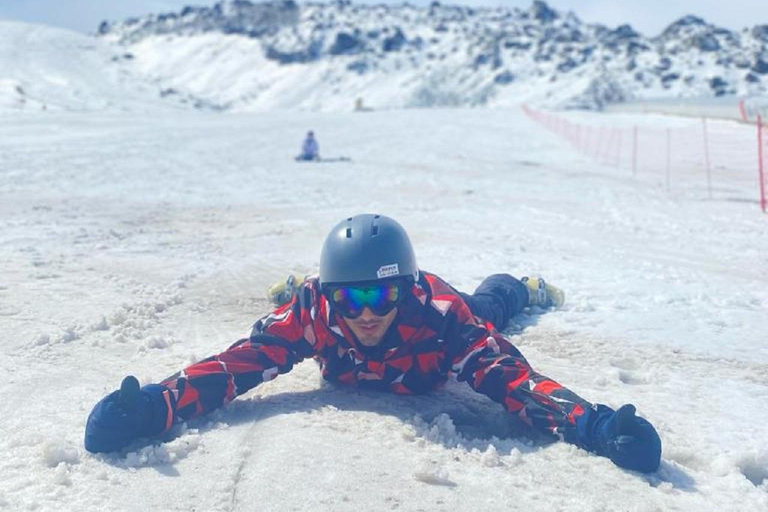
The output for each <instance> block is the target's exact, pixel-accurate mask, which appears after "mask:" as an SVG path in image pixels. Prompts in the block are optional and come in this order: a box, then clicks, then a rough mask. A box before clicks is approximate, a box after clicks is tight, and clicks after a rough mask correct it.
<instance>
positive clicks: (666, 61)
mask: <svg viewBox="0 0 768 512" xmlns="http://www.w3.org/2000/svg"><path fill="white" fill-rule="evenodd" d="M671 67H672V60H671V59H670V58H669V57H662V58H661V59H659V63H658V64H657V65H656V71H658V72H659V73H662V72H664V71H667V70H668V69H669V68H671Z"/></svg>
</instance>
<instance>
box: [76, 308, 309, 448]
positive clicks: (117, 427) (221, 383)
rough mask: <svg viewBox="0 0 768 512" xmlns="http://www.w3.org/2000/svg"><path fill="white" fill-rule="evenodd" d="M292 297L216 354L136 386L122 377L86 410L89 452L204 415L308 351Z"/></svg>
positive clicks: (117, 445)
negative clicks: (157, 381)
mask: <svg viewBox="0 0 768 512" xmlns="http://www.w3.org/2000/svg"><path fill="white" fill-rule="evenodd" d="M301 316H302V313H301V307H300V305H299V300H298V298H296V299H294V301H293V302H291V303H289V304H286V305H285V306H282V307H280V308H278V309H276V310H275V311H274V312H272V313H271V314H270V315H268V316H267V317H265V318H263V319H262V320H260V321H259V322H257V324H256V327H255V328H254V331H253V333H252V334H251V336H250V337H249V338H247V339H242V340H240V341H238V342H237V343H235V344H234V345H232V346H231V347H229V348H228V349H227V350H225V351H224V352H222V353H221V354H218V355H215V356H212V357H209V358H207V359H204V360H202V361H200V362H198V363H195V364H193V365H191V366H188V367H187V368H185V369H184V370H182V371H181V372H179V373H177V374H175V375H173V376H171V377H169V378H167V379H165V380H164V381H162V382H161V383H160V384H150V385H148V386H144V387H143V388H139V386H138V381H136V379H135V378H133V377H128V378H126V379H125V380H124V381H123V385H122V386H121V389H120V390H119V391H115V392H113V393H111V394H109V395H107V396H106V397H104V398H103V399H102V400H101V401H100V402H99V403H98V404H96V406H95V407H94V408H93V410H92V411H91V414H90V416H89V417H88V422H87V424H86V430H85V448H86V449H87V450H88V451H90V452H94V453H96V452H111V451H116V450H119V449H121V448H123V447H124V446H126V445H127V444H129V443H130V442H131V441H133V440H134V439H136V438H139V437H153V436H157V435H160V434H162V433H163V432H165V431H166V430H168V429H170V428H171V426H172V425H173V423H174V422H176V421H180V420H188V419H190V418H193V417H196V416H200V415H202V414H206V413H208V412H210V411H212V410H214V409H216V408H218V407H221V406H222V405H224V404H226V403H228V402H230V401H232V400H233V399H234V398H235V397H236V396H238V395H241V394H243V393H245V392H246V391H248V390H250V389H252V388H253V387H255V386H257V385H258V384H261V383H262V382H264V381H267V380H271V379H273V378H275V377H276V376H277V375H279V374H281V373H286V372H288V371H290V370H291V368H293V365H294V364H296V363H297V362H299V361H301V360H303V359H304V358H306V357H309V356H311V355H313V353H314V351H313V347H312V345H311V344H310V343H309V342H308V341H307V340H306V339H304V337H303V332H304V330H303V328H302V326H301Z"/></svg>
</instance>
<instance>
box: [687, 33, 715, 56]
mask: <svg viewBox="0 0 768 512" xmlns="http://www.w3.org/2000/svg"><path fill="white" fill-rule="evenodd" d="M693 45H694V46H695V47H696V48H698V49H699V50H701V51H703V52H716V51H717V50H719V49H720V42H719V41H718V40H717V38H716V37H715V36H713V35H712V34H699V35H698V36H696V37H694V38H693Z"/></svg>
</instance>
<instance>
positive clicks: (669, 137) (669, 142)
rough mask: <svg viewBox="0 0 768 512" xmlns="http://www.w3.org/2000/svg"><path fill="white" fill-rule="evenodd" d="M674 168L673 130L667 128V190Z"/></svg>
mask: <svg viewBox="0 0 768 512" xmlns="http://www.w3.org/2000/svg"><path fill="white" fill-rule="evenodd" d="M671 170H672V130H670V129H669V128H667V192H669V181H670V179H669V178H670V174H671V172H672V171H671Z"/></svg>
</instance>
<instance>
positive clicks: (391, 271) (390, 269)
mask: <svg viewBox="0 0 768 512" xmlns="http://www.w3.org/2000/svg"><path fill="white" fill-rule="evenodd" d="M399 275H400V270H399V269H398V267H397V263H392V264H390V265H384V266H382V267H379V270H377V271H376V277H378V278H379V279H384V278H385V277H391V276H399Z"/></svg>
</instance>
